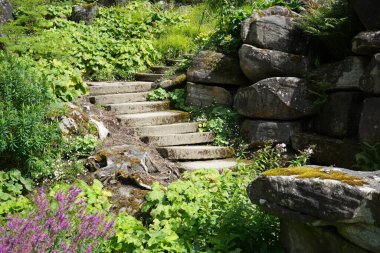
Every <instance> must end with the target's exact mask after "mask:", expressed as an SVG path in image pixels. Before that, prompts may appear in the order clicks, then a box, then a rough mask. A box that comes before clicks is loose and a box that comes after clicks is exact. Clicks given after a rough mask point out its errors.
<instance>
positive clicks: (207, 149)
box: [157, 146, 234, 160]
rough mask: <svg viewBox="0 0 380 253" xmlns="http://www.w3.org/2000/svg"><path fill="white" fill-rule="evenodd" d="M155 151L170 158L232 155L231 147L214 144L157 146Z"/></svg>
mask: <svg viewBox="0 0 380 253" xmlns="http://www.w3.org/2000/svg"><path fill="white" fill-rule="evenodd" d="M157 151H158V152H159V153H160V154H161V155H162V156H163V157H165V158H167V159H170V160H208V159H220V158H230V157H233V156H234V151H233V149H232V148H230V147H216V146H174V147H159V148H157Z"/></svg>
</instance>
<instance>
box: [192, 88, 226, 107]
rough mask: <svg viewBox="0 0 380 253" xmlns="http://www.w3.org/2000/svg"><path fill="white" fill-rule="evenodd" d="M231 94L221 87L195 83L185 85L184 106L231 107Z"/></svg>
mask: <svg viewBox="0 0 380 253" xmlns="http://www.w3.org/2000/svg"><path fill="white" fill-rule="evenodd" d="M232 102H233V99H232V96H231V93H230V92H229V91H228V90H226V89H224V88H221V87H217V86H208V85H202V84H195V83H190V82H189V83H187V85H186V104H188V105H195V106H211V105H213V104H216V105H224V106H230V105H232Z"/></svg>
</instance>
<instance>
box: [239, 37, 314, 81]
mask: <svg viewBox="0 0 380 253" xmlns="http://www.w3.org/2000/svg"><path fill="white" fill-rule="evenodd" d="M239 58H240V67H241V70H242V71H243V73H244V74H245V75H246V77H247V78H248V79H249V80H251V82H252V83H254V82H257V81H260V80H262V79H265V78H269V77H279V76H292V77H302V76H305V75H306V73H307V72H308V71H309V69H310V62H309V59H308V58H307V57H306V56H302V55H296V54H289V53H284V52H281V51H278V50H269V49H261V48H257V47H254V46H251V45H248V44H243V45H242V46H241V48H240V50H239Z"/></svg>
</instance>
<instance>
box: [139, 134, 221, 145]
mask: <svg viewBox="0 0 380 253" xmlns="http://www.w3.org/2000/svg"><path fill="white" fill-rule="evenodd" d="M214 139H215V135H214V133H211V132H205V133H200V132H199V133H185V134H168V135H152V136H144V137H141V140H142V141H143V142H145V143H147V144H149V145H153V146H158V147H163V146H177V145H190V144H202V143H211V142H213V141H214Z"/></svg>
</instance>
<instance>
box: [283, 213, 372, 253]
mask: <svg viewBox="0 0 380 253" xmlns="http://www.w3.org/2000/svg"><path fill="white" fill-rule="evenodd" d="M335 230H336V228H334V227H332V226H324V227H319V226H313V225H309V224H306V223H302V222H297V221H293V220H287V219H281V225H280V240H281V244H282V246H283V248H284V250H285V252H292V253H303V252H307V253H320V252H344V253H369V251H367V250H365V249H363V248H361V247H359V246H357V245H355V244H353V243H352V242H350V241H348V240H347V239H346V238H344V237H343V236H341V235H340V234H338V233H336V232H335Z"/></svg>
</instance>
